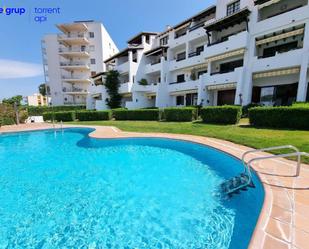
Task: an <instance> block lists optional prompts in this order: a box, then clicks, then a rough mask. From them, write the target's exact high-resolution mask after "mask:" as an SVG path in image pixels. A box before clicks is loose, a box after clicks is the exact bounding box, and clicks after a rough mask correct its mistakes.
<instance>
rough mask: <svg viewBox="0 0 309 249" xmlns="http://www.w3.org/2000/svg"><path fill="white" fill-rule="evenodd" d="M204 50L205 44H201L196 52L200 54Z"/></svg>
mask: <svg viewBox="0 0 309 249" xmlns="http://www.w3.org/2000/svg"><path fill="white" fill-rule="evenodd" d="M203 51H204V46H200V47H197V48H196V54H197V55H200V54H201V53H202V52H203Z"/></svg>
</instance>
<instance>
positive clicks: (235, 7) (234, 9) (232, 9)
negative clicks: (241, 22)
mask: <svg viewBox="0 0 309 249" xmlns="http://www.w3.org/2000/svg"><path fill="white" fill-rule="evenodd" d="M239 10H240V1H239V0H238V1H236V2H234V3H231V4H229V5H228V6H227V10H226V15H227V16H229V15H232V14H234V13H236V12H238V11H239Z"/></svg>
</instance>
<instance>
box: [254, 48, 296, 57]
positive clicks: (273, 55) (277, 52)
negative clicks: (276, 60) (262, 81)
mask: <svg viewBox="0 0 309 249" xmlns="http://www.w3.org/2000/svg"><path fill="white" fill-rule="evenodd" d="M298 49H302V47H298V48H293V49H289V50H286V51H280V52H279V51H276V53H275V54H270V55H261V56H258V57H257V58H258V59H266V58H270V57H275V56H277V55H279V54H284V53H287V52H290V51H295V50H298Z"/></svg>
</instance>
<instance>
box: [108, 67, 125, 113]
mask: <svg viewBox="0 0 309 249" xmlns="http://www.w3.org/2000/svg"><path fill="white" fill-rule="evenodd" d="M105 87H106V91H107V93H108V95H109V99H106V104H107V105H108V106H109V108H111V109H114V108H119V107H121V99H122V97H121V95H120V94H119V87H120V80H119V72H118V71H115V70H111V71H109V72H107V74H106V78H105Z"/></svg>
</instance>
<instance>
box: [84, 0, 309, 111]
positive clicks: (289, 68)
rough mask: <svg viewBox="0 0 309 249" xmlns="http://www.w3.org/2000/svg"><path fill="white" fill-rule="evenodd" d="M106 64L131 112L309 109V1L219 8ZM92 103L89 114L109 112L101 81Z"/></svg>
mask: <svg viewBox="0 0 309 249" xmlns="http://www.w3.org/2000/svg"><path fill="white" fill-rule="evenodd" d="M105 63H106V65H107V68H113V69H114V70H118V71H119V72H120V74H121V82H122V84H121V87H120V93H121V94H122V95H123V106H124V107H127V108H129V109H135V108H144V107H154V106H155V107H169V106H189V105H197V104H198V105H200V104H201V105H203V106H208V105H224V104H238V105H247V104H250V103H262V104H264V105H290V104H291V103H292V102H294V101H306V100H307V101H308V100H309V90H308V82H309V74H308V68H309V5H308V0H293V1H291V0H255V1H254V0H217V3H216V5H214V6H211V7H209V8H208V9H206V10H203V11H202V12H200V13H198V14H197V15H195V16H193V17H190V18H188V19H187V20H184V21H183V22H181V23H179V24H177V25H175V26H174V27H171V28H168V29H167V30H166V31H164V32H162V33H159V34H156V33H152V32H142V33H140V34H138V35H137V36H135V37H133V38H132V39H130V40H129V41H128V48H127V49H125V50H123V51H122V52H120V53H118V54H116V55H114V56H112V57H111V58H109V59H107V60H105ZM141 82H142V83H143V84H141ZM145 83H146V85H145ZM89 96H90V99H92V102H93V105H92V106H89V108H95V109H98V110H101V109H106V108H107V107H106V105H105V99H106V98H108V96H107V94H106V90H105V88H104V74H98V75H97V76H96V77H95V78H94V80H93V92H91V93H90V94H89Z"/></svg>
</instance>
